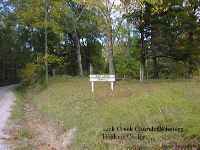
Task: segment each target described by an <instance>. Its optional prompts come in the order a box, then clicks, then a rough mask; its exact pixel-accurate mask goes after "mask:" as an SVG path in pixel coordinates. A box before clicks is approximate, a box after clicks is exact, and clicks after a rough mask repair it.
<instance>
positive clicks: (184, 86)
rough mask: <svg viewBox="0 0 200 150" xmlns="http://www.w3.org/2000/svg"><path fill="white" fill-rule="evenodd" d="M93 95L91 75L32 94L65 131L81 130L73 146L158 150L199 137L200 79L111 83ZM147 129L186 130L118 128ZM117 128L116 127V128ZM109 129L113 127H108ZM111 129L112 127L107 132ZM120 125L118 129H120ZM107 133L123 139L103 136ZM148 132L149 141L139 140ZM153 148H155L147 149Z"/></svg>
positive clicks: (53, 83) (64, 79)
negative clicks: (153, 129)
mask: <svg viewBox="0 0 200 150" xmlns="http://www.w3.org/2000/svg"><path fill="white" fill-rule="evenodd" d="M95 86H96V87H95V93H94V94H92V93H91V88H90V83H89V82H88V79H79V78H67V77H60V78H55V79H51V81H50V85H49V87H48V88H47V89H43V90H39V91H38V92H37V94H35V93H34V94H33V93H32V90H29V91H28V94H29V96H30V95H32V96H31V97H33V98H32V102H33V103H34V104H35V105H36V106H37V108H38V109H39V110H40V111H41V112H42V113H44V114H47V116H48V117H49V118H51V119H54V120H58V121H60V122H62V124H63V126H64V128H65V129H66V130H69V129H72V128H76V129H77V132H76V133H75V139H74V143H73V145H72V149H74V150H81V149H84V148H85V149H86V148H88V149H91V150H102V149H103V150H104V149H105V150H106V149H108V150H110V149H111V150H115V149H116V150H118V149H120V150H121V149H128V148H134V147H137V146H138V145H140V146H142V147H143V148H144V149H145V147H146V149H152V147H154V148H153V149H159V147H160V146H161V144H169V145H170V144H171V143H178V144H180V145H181V144H186V143H188V144H191V143H194V142H198V141H199V139H200V92H199V89H200V82H198V81H170V80H169V81H148V82H144V83H140V82H138V81H119V82H117V83H116V86H115V91H114V92H111V91H110V89H109V84H108V83H97V84H96V85H95ZM129 126H132V127H133V128H134V129H135V127H141V128H147V127H152V126H153V127H158V126H167V127H171V128H181V129H182V130H183V132H182V131H181V132H177V131H174V132H151V131H143V132H142V131H140V132H138V131H135V130H134V131H131V132H129V131H123V132H122V131H119V130H118V131H117V130H116V129H117V127H122V128H126V127H129ZM112 127H113V128H112ZM108 128H111V129H114V131H107V130H109V129H108ZM106 129H107V130H106ZM118 129H119V128H118ZM103 133H104V135H105V134H107V135H108V133H109V134H113V133H116V134H117V135H119V136H120V137H121V136H122V135H127V134H128V133H131V134H132V136H131V137H128V138H124V139H123V140H113V139H112V140H108V139H103ZM138 135H140V136H144V139H140V138H138ZM148 147H151V148H148Z"/></svg>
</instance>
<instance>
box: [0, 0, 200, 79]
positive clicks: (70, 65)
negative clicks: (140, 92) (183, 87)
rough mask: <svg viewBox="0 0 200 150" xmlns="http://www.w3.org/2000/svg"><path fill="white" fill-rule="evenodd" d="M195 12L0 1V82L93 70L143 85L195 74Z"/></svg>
mask: <svg viewBox="0 0 200 150" xmlns="http://www.w3.org/2000/svg"><path fill="white" fill-rule="evenodd" d="M199 12H200V1H199V0H195V1H194V0H168V1H162V0H115V1H114V0H101V1H97V0H59V1H58V0H26V1H24V0H6V1H1V2H0V35H1V36H0V75H1V76H0V82H3V81H5V80H17V79H18V78H19V77H21V78H22V79H23V78H25V79H27V78H33V77H34V78H36V79H38V78H41V77H42V76H44V74H45V71H46V73H47V75H52V76H54V75H55V74H67V75H72V76H77V75H78V76H86V75H88V74H89V73H90V68H91V66H93V67H92V68H93V70H94V73H102V74H106V73H109V74H116V75H117V76H118V77H120V78H135V79H140V80H141V81H143V80H148V79H166V78H193V77H195V76H199V65H200V59H199V58H200V44H199V40H200V22H199V17H200V13H199ZM45 64H46V65H45ZM47 68H48V70H47Z"/></svg>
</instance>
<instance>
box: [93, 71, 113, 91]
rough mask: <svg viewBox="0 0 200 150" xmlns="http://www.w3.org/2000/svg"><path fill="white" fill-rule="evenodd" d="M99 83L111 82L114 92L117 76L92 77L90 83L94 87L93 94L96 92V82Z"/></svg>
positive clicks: (97, 75)
mask: <svg viewBox="0 0 200 150" xmlns="http://www.w3.org/2000/svg"><path fill="white" fill-rule="evenodd" d="M97 81H104V82H110V85H111V90H112V91H113V90H114V82H115V75H99V74H96V75H90V82H91V85H92V92H94V82H97Z"/></svg>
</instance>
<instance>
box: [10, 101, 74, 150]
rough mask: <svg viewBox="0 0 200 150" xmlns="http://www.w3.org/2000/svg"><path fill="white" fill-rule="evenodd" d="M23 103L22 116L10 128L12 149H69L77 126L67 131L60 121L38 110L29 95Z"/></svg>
mask: <svg viewBox="0 0 200 150" xmlns="http://www.w3.org/2000/svg"><path fill="white" fill-rule="evenodd" d="M19 100H20V99H17V101H19ZM23 103H24V105H23V116H22V118H20V121H19V120H18V121H13V122H14V125H12V126H13V127H11V128H10V135H11V138H10V145H12V149H17V150H29V149H30V150H32V149H36V150H69V149H70V146H71V144H72V142H73V138H74V135H75V133H76V128H72V129H70V130H67V131H66V130H65V129H64V128H63V127H62V125H61V123H60V122H56V121H52V120H49V119H48V118H47V116H45V115H43V114H42V113H40V112H39V111H38V110H37V108H36V107H35V106H34V105H33V104H32V102H31V101H30V98H29V97H26V100H25V101H24V102H23Z"/></svg>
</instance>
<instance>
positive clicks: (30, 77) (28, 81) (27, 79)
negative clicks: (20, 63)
mask: <svg viewBox="0 0 200 150" xmlns="http://www.w3.org/2000/svg"><path fill="white" fill-rule="evenodd" d="M19 73H20V76H21V79H22V83H23V84H24V85H32V84H34V83H36V82H37V81H39V80H41V77H42V73H43V69H42V67H41V66H40V65H38V64H31V63H29V64H26V65H25V67H24V68H23V69H22V70H20V72H19Z"/></svg>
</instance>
